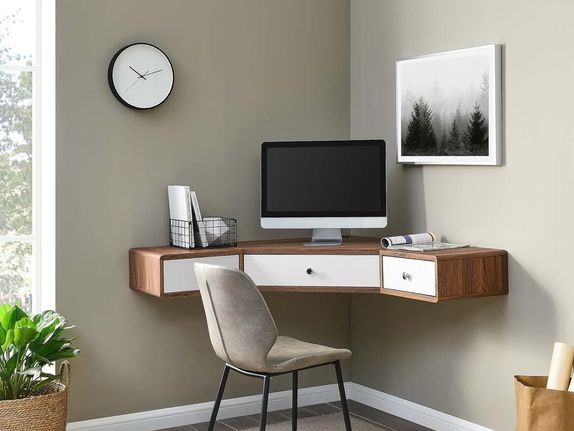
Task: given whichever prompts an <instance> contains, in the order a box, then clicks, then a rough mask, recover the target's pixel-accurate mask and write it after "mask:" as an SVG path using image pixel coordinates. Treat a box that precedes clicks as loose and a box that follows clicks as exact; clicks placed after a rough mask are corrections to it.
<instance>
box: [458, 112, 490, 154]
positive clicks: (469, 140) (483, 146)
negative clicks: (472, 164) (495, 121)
mask: <svg viewBox="0 0 574 431" xmlns="http://www.w3.org/2000/svg"><path fill="white" fill-rule="evenodd" d="M463 142H464V146H465V147H466V150H467V151H468V152H469V155H471V156H488V122H487V121H486V118H484V115H483V114H482V111H481V110H480V106H479V105H478V103H476V104H475V105H474V111H473V112H472V114H470V119H469V123H468V126H467V128H466V132H465V133H464V137H463Z"/></svg>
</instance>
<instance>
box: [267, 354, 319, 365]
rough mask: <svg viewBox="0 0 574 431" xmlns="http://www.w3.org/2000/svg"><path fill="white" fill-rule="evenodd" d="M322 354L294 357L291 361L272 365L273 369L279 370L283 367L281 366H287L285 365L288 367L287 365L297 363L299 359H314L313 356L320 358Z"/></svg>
mask: <svg viewBox="0 0 574 431" xmlns="http://www.w3.org/2000/svg"><path fill="white" fill-rule="evenodd" d="M323 354H324V352H321V353H308V354H306V355H301V356H296V357H295V358H291V359H288V360H286V361H283V362H278V363H277V364H273V368H280V367H283V366H287V365H289V364H291V363H293V362H296V361H298V360H299V359H307V358H312V357H314V356H321V355H323Z"/></svg>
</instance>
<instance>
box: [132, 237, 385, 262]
mask: <svg viewBox="0 0 574 431" xmlns="http://www.w3.org/2000/svg"><path fill="white" fill-rule="evenodd" d="M306 242H309V239H303V238H294V239H277V240H260V241H242V242H239V243H238V244H237V247H215V248H194V249H185V248H180V247H172V246H169V245H166V246H157V247H140V248H132V249H131V250H130V253H135V254H140V255H146V256H149V257H156V258H160V259H187V258H192V257H206V256H225V255H230V254H267V253H269V254H379V251H380V250H382V247H381V244H380V242H379V238H368V237H360V236H351V237H347V238H343V244H342V245H338V246H329V247H322V246H321V247H316V246H306V245H304V244H305V243H306Z"/></svg>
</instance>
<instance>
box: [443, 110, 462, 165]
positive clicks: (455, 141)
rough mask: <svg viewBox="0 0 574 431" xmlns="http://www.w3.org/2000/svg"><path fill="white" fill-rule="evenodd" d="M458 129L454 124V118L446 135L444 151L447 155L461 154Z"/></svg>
mask: <svg viewBox="0 0 574 431" xmlns="http://www.w3.org/2000/svg"><path fill="white" fill-rule="evenodd" d="M460 144H461V137H460V130H459V129H458V126H457V125H456V119H454V120H452V126H451V128H450V133H449V135H448V141H447V144H446V148H445V152H446V153H447V155H449V156H462V155H463V154H462V151H461V150H462V148H461V145H460Z"/></svg>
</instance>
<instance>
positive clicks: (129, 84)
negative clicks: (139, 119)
mask: <svg viewBox="0 0 574 431" xmlns="http://www.w3.org/2000/svg"><path fill="white" fill-rule="evenodd" d="M108 81H109V84H110V88H111V89H112V92H113V93H114V96H116V98H118V99H119V100H120V102H122V103H123V104H124V105H127V106H129V107H132V108H136V109H150V108H153V107H155V106H158V105H159V104H161V103H162V102H163V101H164V100H165V99H167V97H168V96H169V94H170V93H171V89H172V88H173V67H172V65H171V63H170V61H169V59H168V58H167V56H166V55H165V54H164V53H163V52H162V51H161V50H160V49H159V48H156V47H155V46H153V45H149V44H146V43H136V44H134V45H129V46H127V47H125V48H123V49H122V50H120V51H119V52H118V53H117V54H116V55H115V56H114V58H113V59H112V62H111V63H110V69H109V71H108Z"/></svg>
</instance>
